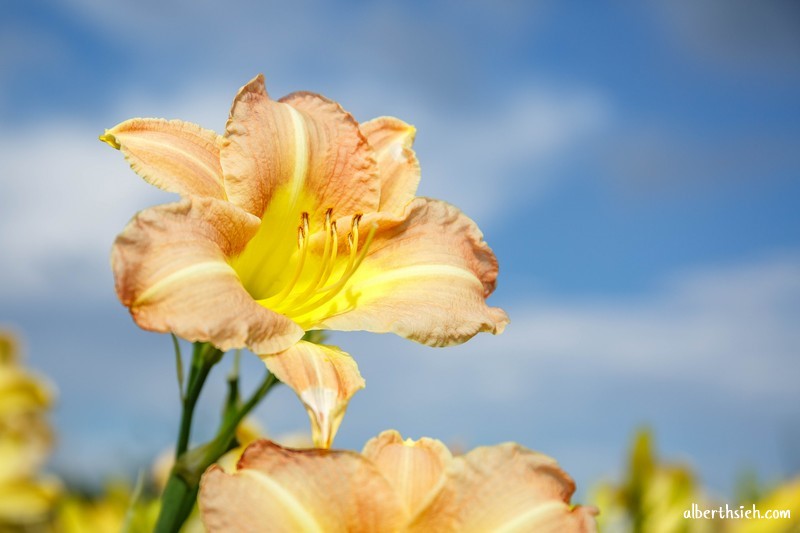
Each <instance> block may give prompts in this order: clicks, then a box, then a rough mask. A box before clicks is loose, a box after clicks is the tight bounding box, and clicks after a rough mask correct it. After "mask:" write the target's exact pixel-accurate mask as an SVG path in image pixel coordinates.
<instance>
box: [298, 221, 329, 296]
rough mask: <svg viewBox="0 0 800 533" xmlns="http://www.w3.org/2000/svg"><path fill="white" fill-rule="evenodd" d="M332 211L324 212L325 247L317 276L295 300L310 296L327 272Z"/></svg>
mask: <svg viewBox="0 0 800 533" xmlns="http://www.w3.org/2000/svg"><path fill="white" fill-rule="evenodd" d="M332 212H333V209H330V208H329V209H328V210H327V211H325V247H324V248H323V250H322V262H321V263H320V265H319V269H317V275H316V277H315V278H314V280H313V281H312V282H311V283H309V284H308V287H306V290H305V291H303V292H302V293H301V294H299V295H297V297H296V298H295V300H305V299H306V298H308V297H309V296H311V295H312V294H313V293H314V291H315V290H316V289H317V287H319V286H320V284H321V283H322V282H323V281H324V278H323V276H324V274H325V271H326V270H328V264H327V262H328V256H329V255H330V249H331V243H332V241H333V237H332V235H331V228H332V224H331V213H332Z"/></svg>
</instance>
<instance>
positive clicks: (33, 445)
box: [0, 331, 60, 530]
mask: <svg viewBox="0 0 800 533" xmlns="http://www.w3.org/2000/svg"><path fill="white" fill-rule="evenodd" d="M20 365H21V357H20V355H19V350H18V343H17V341H16V339H15V338H14V336H13V335H11V334H10V333H7V332H4V331H0V530H3V529H4V528H19V527H28V526H32V525H35V524H42V523H44V522H45V521H46V520H47V518H48V517H49V515H50V512H51V510H52V508H53V506H54V504H55V501H56V499H57V497H58V495H59V489H60V484H59V482H58V480H56V479H55V478H52V477H49V478H48V477H42V476H40V475H39V469H40V468H41V467H42V465H43V464H44V462H45V460H46V459H47V457H48V456H49V454H50V451H51V449H52V445H53V434H52V431H51V429H50V425H49V424H48V422H47V419H46V415H47V410H48V409H49V408H50V406H51V404H52V401H53V391H52V388H51V387H50V385H49V384H48V383H47V382H45V381H44V380H43V379H42V378H39V377H37V376H35V375H33V374H32V373H30V372H29V371H28V370H27V369H25V368H24V367H22V366H20Z"/></svg>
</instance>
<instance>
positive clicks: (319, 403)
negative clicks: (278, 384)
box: [262, 341, 365, 448]
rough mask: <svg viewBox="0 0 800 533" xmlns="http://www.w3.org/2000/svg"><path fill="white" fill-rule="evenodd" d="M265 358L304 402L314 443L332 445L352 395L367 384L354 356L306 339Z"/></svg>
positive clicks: (275, 372)
mask: <svg viewBox="0 0 800 533" xmlns="http://www.w3.org/2000/svg"><path fill="white" fill-rule="evenodd" d="M262 359H263V361H264V363H265V364H266V365H267V368H269V370H270V372H272V373H273V374H275V377H277V378H278V379H279V380H281V381H282V382H283V383H285V384H286V385H288V386H289V387H290V388H291V389H292V390H293V391H294V392H295V393H296V394H297V396H298V398H300V401H301V402H303V405H304V406H305V408H306V411H308V417H309V419H310V420H311V437H312V440H313V441H314V446H315V447H317V448H330V447H331V445H332V444H333V438H334V437H335V436H336V431H337V430H338V429H339V424H341V423H342V419H343V418H344V413H345V410H346V409H347V404H348V402H349V401H350V398H351V397H352V396H353V395H354V394H355V393H356V392H357V391H359V390H361V389H363V388H364V384H365V383H364V378H362V377H361V373H360V372H359V371H358V366H357V365H356V362H355V360H353V358H352V357H350V356H349V355H348V354H347V353H345V352H343V351H342V350H340V349H339V348H337V347H336V346H325V345H321V344H314V343H312V342H306V341H300V342H298V343H296V344H295V345H293V346H292V347H291V348H289V349H288V350H285V351H283V352H280V353H278V354H275V355H264V356H262Z"/></svg>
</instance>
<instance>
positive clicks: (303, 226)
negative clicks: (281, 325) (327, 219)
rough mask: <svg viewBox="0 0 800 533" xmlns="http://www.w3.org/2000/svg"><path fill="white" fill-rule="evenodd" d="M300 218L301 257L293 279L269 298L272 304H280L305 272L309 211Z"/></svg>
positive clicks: (298, 232) (298, 244)
mask: <svg viewBox="0 0 800 533" xmlns="http://www.w3.org/2000/svg"><path fill="white" fill-rule="evenodd" d="M300 218H301V222H300V225H299V226H297V246H298V248H299V249H300V259H299V261H298V263H297V268H295V271H294V276H293V277H292V280H291V281H290V282H289V283H287V284H286V286H285V287H283V289H282V290H281V292H279V293H278V294H276V295H275V296H273V297H272V298H269V301H270V305H271V306H274V305H276V304H279V303H280V302H282V301H283V299H284V298H286V296H288V295H289V293H291V292H292V289H294V286H295V285H296V284H297V281H298V280H299V279H300V275H301V274H302V273H303V266H305V263H306V256H307V255H308V237H309V235H308V213H305V212H304V213H303V214H302V215H301V216H300Z"/></svg>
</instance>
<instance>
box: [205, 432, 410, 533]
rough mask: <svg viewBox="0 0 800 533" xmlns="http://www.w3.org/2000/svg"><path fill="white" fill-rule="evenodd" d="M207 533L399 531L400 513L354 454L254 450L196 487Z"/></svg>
mask: <svg viewBox="0 0 800 533" xmlns="http://www.w3.org/2000/svg"><path fill="white" fill-rule="evenodd" d="M199 503H200V510H201V513H202V517H203V523H204V524H205V526H206V528H208V531H209V532H210V533H215V532H217V531H221V532H240V531H241V532H244V531H247V532H259V531H283V532H294V531H303V532H309V533H312V532H329V531H330V532H334V533H335V532H342V533H344V532H368V531H397V530H399V529H400V527H401V525H402V521H403V513H402V509H401V506H400V502H399V500H398V498H397V495H396V494H395V493H394V491H393V490H392V488H391V486H390V485H389V483H388V482H387V481H386V479H385V478H384V477H383V476H382V475H381V474H380V472H378V470H377V469H376V468H375V467H374V466H373V465H372V464H370V463H369V462H368V461H366V460H364V458H362V457H361V456H359V455H358V454H356V453H352V452H344V451H329V450H289V449H286V448H282V447H280V446H278V445H277V444H273V443H271V442H269V441H258V442H255V443H254V444H252V445H251V446H250V447H249V448H248V449H247V450H246V451H245V452H244V455H243V457H242V459H241V461H239V469H238V471H237V472H236V473H234V474H226V473H225V472H224V471H223V470H222V469H220V468H219V467H217V466H212V467H211V468H209V469H208V470H207V471H206V473H205V474H204V475H203V479H202V480H201V482H200V497H199Z"/></svg>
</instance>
